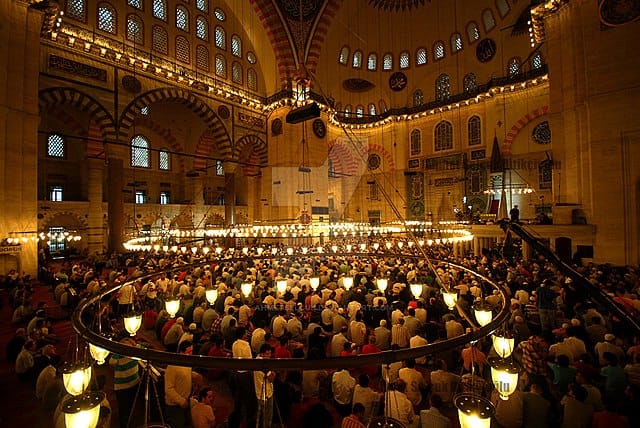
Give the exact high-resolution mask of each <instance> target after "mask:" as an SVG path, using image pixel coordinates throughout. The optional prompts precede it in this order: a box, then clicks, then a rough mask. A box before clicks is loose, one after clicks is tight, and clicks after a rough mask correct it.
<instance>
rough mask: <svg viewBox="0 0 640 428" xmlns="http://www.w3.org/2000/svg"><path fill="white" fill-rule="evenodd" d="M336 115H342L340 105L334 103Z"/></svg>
mask: <svg viewBox="0 0 640 428" xmlns="http://www.w3.org/2000/svg"><path fill="white" fill-rule="evenodd" d="M334 109H335V111H336V114H337V115H338V116H340V115H341V114H342V104H340V103H336V105H335V107H334Z"/></svg>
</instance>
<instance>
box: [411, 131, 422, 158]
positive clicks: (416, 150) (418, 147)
mask: <svg viewBox="0 0 640 428" xmlns="http://www.w3.org/2000/svg"><path fill="white" fill-rule="evenodd" d="M410 147H411V156H417V155H419V154H420V152H421V151H422V135H421V133H420V130H419V129H414V130H413V131H411V136H410Z"/></svg>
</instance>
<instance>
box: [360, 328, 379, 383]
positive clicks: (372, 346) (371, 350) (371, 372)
mask: <svg viewBox="0 0 640 428" xmlns="http://www.w3.org/2000/svg"><path fill="white" fill-rule="evenodd" d="M378 352H382V350H381V349H380V348H378V346H376V337H375V336H374V335H371V336H369V343H367V344H366V345H364V346H363V347H362V350H361V351H360V354H362V355H364V354H376V353H378ZM378 370H380V366H379V365H373V366H367V367H363V368H362V372H363V373H364V374H366V375H367V376H369V377H370V378H373V377H375V376H376V375H377V374H378Z"/></svg>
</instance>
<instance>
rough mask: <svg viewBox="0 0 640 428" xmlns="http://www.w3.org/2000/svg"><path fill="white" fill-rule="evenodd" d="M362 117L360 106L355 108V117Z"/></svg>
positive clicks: (362, 109)
mask: <svg viewBox="0 0 640 428" xmlns="http://www.w3.org/2000/svg"><path fill="white" fill-rule="evenodd" d="M362 116H364V107H363V106H361V105H357V106H356V117H362Z"/></svg>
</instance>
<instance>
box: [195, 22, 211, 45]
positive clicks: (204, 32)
mask: <svg viewBox="0 0 640 428" xmlns="http://www.w3.org/2000/svg"><path fill="white" fill-rule="evenodd" d="M196 37H197V38H199V39H202V40H209V23H208V22H207V20H206V19H205V18H204V17H203V16H198V17H197V18H196Z"/></svg>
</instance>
